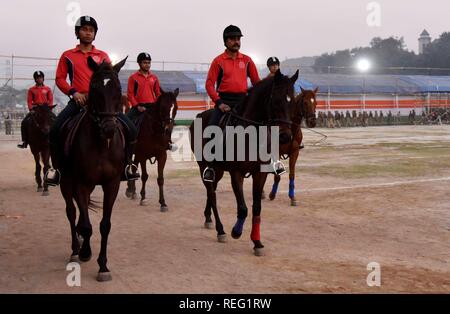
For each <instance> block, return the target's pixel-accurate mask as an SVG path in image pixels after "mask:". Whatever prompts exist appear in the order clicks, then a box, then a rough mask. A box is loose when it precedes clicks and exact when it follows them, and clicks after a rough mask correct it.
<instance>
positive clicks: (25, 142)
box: [17, 114, 30, 148]
mask: <svg viewBox="0 0 450 314" xmlns="http://www.w3.org/2000/svg"><path fill="white" fill-rule="evenodd" d="M29 115H30V114H28V115H27V116H26V117H25V118H24V119H23V121H22V123H21V124H20V133H21V134H22V143H20V144H17V147H19V148H27V146H28V138H27V136H28V119H29Z"/></svg>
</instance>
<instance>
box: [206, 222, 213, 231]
mask: <svg viewBox="0 0 450 314" xmlns="http://www.w3.org/2000/svg"><path fill="white" fill-rule="evenodd" d="M205 228H206V229H210V230H211V229H214V224H213V223H212V221H210V222H205Z"/></svg>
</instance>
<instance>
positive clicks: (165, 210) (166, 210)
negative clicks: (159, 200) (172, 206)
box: [160, 205, 169, 213]
mask: <svg viewBox="0 0 450 314" xmlns="http://www.w3.org/2000/svg"><path fill="white" fill-rule="evenodd" d="M160 210H161V213H165V212H168V211H169V207H167V206H165V205H163V206H161V208H160Z"/></svg>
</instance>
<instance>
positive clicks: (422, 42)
mask: <svg viewBox="0 0 450 314" xmlns="http://www.w3.org/2000/svg"><path fill="white" fill-rule="evenodd" d="M429 44H431V37H430V34H429V33H428V32H427V30H426V29H424V30H423V32H422V34H420V37H419V54H420V55H421V54H423V53H424V52H425V48H426V47H427V46H428V45H429Z"/></svg>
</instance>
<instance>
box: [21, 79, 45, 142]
mask: <svg viewBox="0 0 450 314" xmlns="http://www.w3.org/2000/svg"><path fill="white" fill-rule="evenodd" d="M33 78H34V81H35V82H36V85H35V86H33V87H31V88H30V89H29V90H28V96H27V105H28V110H29V111H30V112H29V113H28V114H27V115H26V116H25V118H24V119H23V120H22V124H21V125H20V131H21V133H22V143H20V144H18V145H17V147H19V148H27V146H28V138H27V137H28V125H29V124H30V118H31V114H32V112H33V110H34V108H35V107H36V106H43V105H47V106H53V93H52V90H51V88H50V87H48V86H45V85H44V79H45V75H44V72H42V71H36V72H34V74H33Z"/></svg>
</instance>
